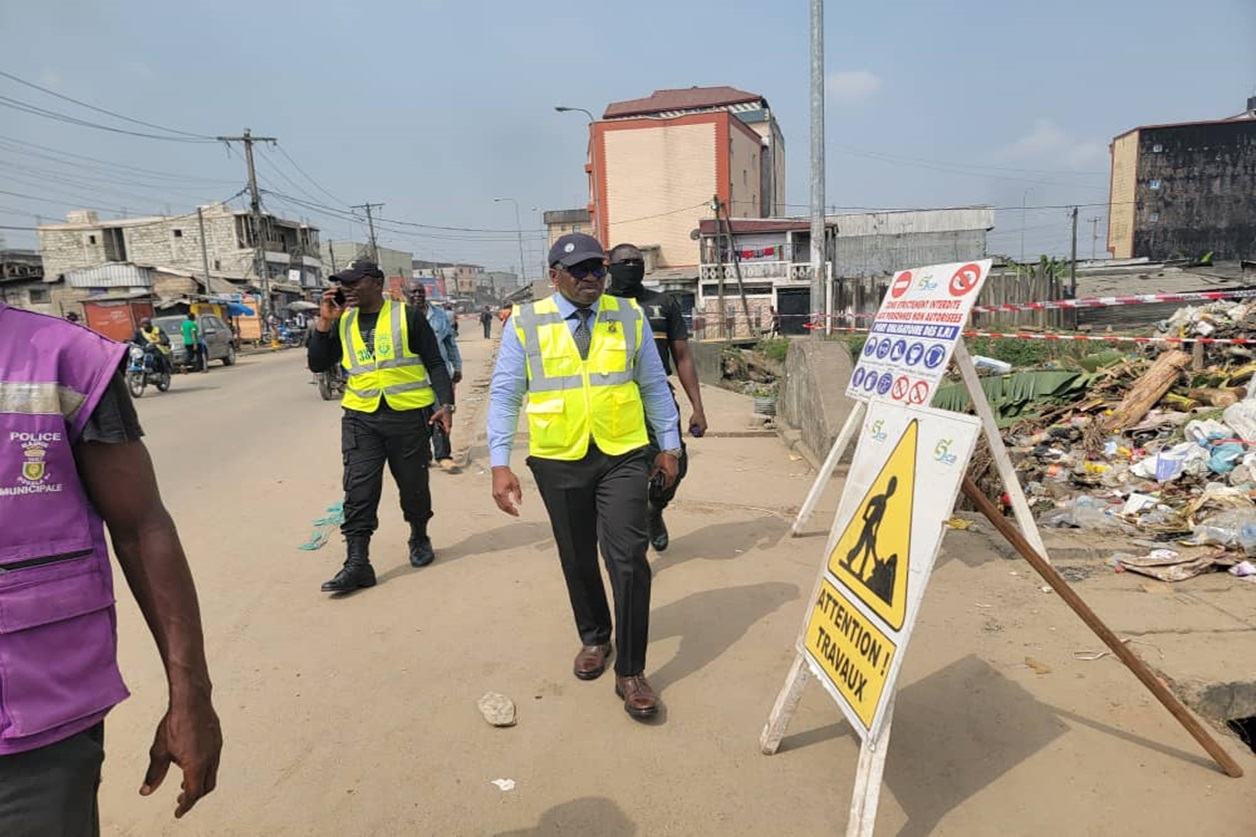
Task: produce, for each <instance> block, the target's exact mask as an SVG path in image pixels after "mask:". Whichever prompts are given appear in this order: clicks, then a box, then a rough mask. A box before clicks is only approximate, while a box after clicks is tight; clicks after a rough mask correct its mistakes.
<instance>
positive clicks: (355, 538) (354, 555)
mask: <svg viewBox="0 0 1256 837" xmlns="http://www.w3.org/2000/svg"><path fill="white" fill-rule="evenodd" d="M346 540H347V542H348V555H349V557H347V558H345V565H344V566H343V567H341V568H340V572H338V573H336V577H335V578H333V579H332V580H331V581H328V582H325V583H324V584H323V592H324V593H352V592H353V591H354V590H358V589H360V588H362V587H374V586H375V568H374V567H372V566H371V539H370V538H369V537H362V536H361V535H352V536H350V537H348V538H346Z"/></svg>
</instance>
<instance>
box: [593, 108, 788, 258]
mask: <svg viewBox="0 0 1256 837" xmlns="http://www.w3.org/2000/svg"><path fill="white" fill-rule="evenodd" d="M590 131H591V132H592V142H591V143H590V148H591V153H592V160H591V161H590V162H589V164H588V166H587V167H586V168H587V171H588V173H589V175H590V178H591V180H590V190H589V194H590V198H591V201H590V206H589V209H590V212H591V215H592V218H593V222H594V228H595V230H596V232H595V235H596V236H597V237H598V238H599V239H600V240H601V241H603V242H605V243H606V244H607V245H608V246H613V245H614V244H616V243H619V242H625V241H627V242H632V243H634V244H637V245H638V246H641V247H650V246H655V247H657V248H658V265H659V266H660V267H663V268H676V267H696V266H697V265H698V263H699V253H698V242H697V237H696V236H695V235H693V233H694V231H695V230H697V228H698V224H699V222H700V221H701V219H703V218H707V217H710V216H711V214H712V209H711V202H712V199H713V198H718V199H719V200H720V202H721V203H722V204H723V206H724V211H726V212H727V213H728V214H729V215H733V216H737V217H741V218H764V217H771V216H773V215H779V214H782V213H783V211H784V204H785V142H784V137H783V135H782V134H781V130H780V127H779V125H778V124H777V122H776V119H775V117H774V116H773V114H772V111H771V108H770V107H769V106H768V103H767V100H766V99H764V98H763V97H762V96H760V95H758V94H756V93H747V92H745V91H742V90H736V89H734V88H731V87H692V88H688V89H683V90H657V91H655V92H654V94H653V95H651V96H648V97H647V98H644V99H634V100H632V101H626V102H616V103H614V104H611V105H610V106H608V107H607V108H606V111H605V113H604V114H603V116H602V119H600V120H598V121H596V122H594V123H593V124H592V125H591V126H590Z"/></svg>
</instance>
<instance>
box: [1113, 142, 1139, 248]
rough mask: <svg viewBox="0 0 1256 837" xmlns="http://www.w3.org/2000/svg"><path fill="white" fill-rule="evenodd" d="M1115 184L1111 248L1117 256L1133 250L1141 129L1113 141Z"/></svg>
mask: <svg viewBox="0 0 1256 837" xmlns="http://www.w3.org/2000/svg"><path fill="white" fill-rule="evenodd" d="M1111 154H1112V184H1111V187H1110V188H1111V191H1112V195H1111V200H1110V203H1109V206H1108V252H1109V253H1111V254H1112V257H1113V258H1114V259H1128V258H1130V256H1131V255H1133V253H1134V187H1135V185H1136V184H1137V183H1138V131H1130V132H1129V133H1128V134H1123V135H1122V136H1119V137H1117V138H1116V139H1114V140H1113V141H1112V147H1111Z"/></svg>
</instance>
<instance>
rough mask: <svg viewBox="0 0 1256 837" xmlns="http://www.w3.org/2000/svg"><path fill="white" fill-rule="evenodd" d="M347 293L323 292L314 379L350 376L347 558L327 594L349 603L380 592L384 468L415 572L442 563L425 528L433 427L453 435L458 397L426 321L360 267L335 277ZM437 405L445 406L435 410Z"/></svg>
mask: <svg viewBox="0 0 1256 837" xmlns="http://www.w3.org/2000/svg"><path fill="white" fill-rule="evenodd" d="M331 280H332V281H333V282H335V283H338V285H339V287H336V288H331V289H329V290H327V291H324V292H323V300H322V306H321V307H320V309H319V312H318V320H317V322H315V324H314V331H313V333H312V334H311V335H310V342H309V349H308V360H309V367H310V370H311V371H312V372H314V373H315V374H317V373H319V372H324V371H326V370H328V369H330V368H331V367H333V366H334V365H336V364H337V363H339V364H341V366H343V367H344V371H345V375H346V376H347V380H346V382H345V394H344V399H343V400H342V401H341V406H342V407H344V416H343V418H342V419H341V423H340V448H341V451H342V453H343V456H344V490H345V503H344V517H345V522H344V525H342V526H341V527H340V531H341V532H342V533H343V534H344V536H345V543H346V545H347V553H348V555H347V557H346V559H345V563H344V567H343V568H341V570H340V572H338V573H336V576H335V578H333V579H332V580H331V581H328V582H327V583H325V584H324V585H323V592H325V593H350V592H353V591H354V590H358V589H360V588H362V587H373V586H374V585H375V570H374V569H373V568H372V567H371V561H370V543H371V536H372V535H373V534H375V530H376V529H377V528H378V527H379V517H378V510H379V496H380V491H381V490H382V489H383V483H384V463H385V462H387V463H388V467H389V469H390V470H391V471H392V474H393V478H394V479H395V480H396V481H397V493H398V494H399V495H400V497H401V510H402V512H403V513H404V514H405V518H406V522H407V523H409V524H410V564H411V566H414V567H425V566H427V565H428V564H430V563H432V561H434V560H435V559H436V554H435V552H433V550H432V539H431V538H430V537H428V534H427V522H428V520H430V519H431V517H432V495H431V491H430V487H429V485H428V472H427V465H428V458H429V456H430V450H431V449H430V447H429V440H428V427H429V426H432V425H437V424H439V425H440V427H441V429H442V430H443V431H444V432H445V433H446V434H448V433H449V429H450V425H451V424H452V420H453V412H454V392H453V385H452V383H451V382H450V378H449V368H448V367H447V366H446V364H445V358H444V357H443V356H442V355H441V351H440V345H439V344H438V343H437V342H436V335H435V334H434V333H433V332H432V327H431V326H430V325H429V324H428V322H427V317H426V316H425V315H424V313H423V311H422V310H421V309H419V308H415V307H414V306H408V305H406V304H405V303H402V302H393V301H392V300H389V299H386V298H385V297H384V273H383V271H381V270H380V269H379V267H378V266H377V265H376V264H375V263H374V262H372V261H369V260H366V259H359V260H358V261H355V262H354V263H353V264H352V265H351V266H350V267H349V268H348V269H346V270H342V271H341V272H340V273H337V274H336V275H334V276H332V277H331ZM438 402H439V404H440V406H439V407H437V406H436V404H437V403H438Z"/></svg>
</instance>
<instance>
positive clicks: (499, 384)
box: [488, 294, 680, 468]
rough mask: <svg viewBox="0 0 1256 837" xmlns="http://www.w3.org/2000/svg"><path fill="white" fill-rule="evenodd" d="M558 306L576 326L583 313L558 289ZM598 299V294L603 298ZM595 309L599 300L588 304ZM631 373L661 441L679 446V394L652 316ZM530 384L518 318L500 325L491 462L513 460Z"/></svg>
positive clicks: (498, 464)
mask: <svg viewBox="0 0 1256 837" xmlns="http://www.w3.org/2000/svg"><path fill="white" fill-rule="evenodd" d="M553 299H554V301H555V302H556V303H557V305H558V312H559V313H560V314H561V315H562V316H563V318H564V319H565V320H566V322H567V328H568V329H569V330H570V331H572V332H575V330H576V325H577V324H578V322H579V318H577V317H574V316H572V315H573V314H574V313H575V311H576V305H575V304H574V303H572V302H571V301H570V300H568V299H567V298H566V297H565V296H563V295H562V294H554V297H553ZM599 302H600V300H599ZM589 307H590V308H591V309H592V310H593V312H594V314H596V313H597V310H598V302H595V303H593V305H591V306H589ZM632 371H633V378H634V379H635V380H636V382H637V388H638V389H639V390H641V401H642V402H643V403H644V404H645V417H646V420H647V421H649V422H650V426H651V427H652V428H653V429H654V436H655V438H656V439H658V442H659V447H660V448H662V449H663V450H672V449H675V448H679V447H680V430H679V427H678V424H679V422H680V412H679V410H678V409H677V408H676V400H675V398H674V397H673V396H672V390H671V388H670V387H669V386H668V385H667V375H666V373H664V372H663V361H662V360H660V359H659V353H658V350H656V349H655V348H654V332H653V331H652V330H651V329H650V321H649V320H646V321H645V323H644V328H643V334H642V339H641V343H640V344H638V346H637V356H636V359H635V360H634V361H633V366H632ZM527 390H528V371H527V356H526V355H525V354H524V351H523V344H522V343H520V342H519V335H518V334H517V333H516V332H515V326H514V318H513V317H512V318H511V319H510V320H508V321H507V322H506V326H505V328H503V329H502V340H501V345H500V346H499V347H498V349H497V366H496V367H495V368H494V369H493V383H492V385H491V386H490V388H489V393H488V450H489V463H490V466H491V467H493V468H501V467H509V466H510V451H511V448H512V447H513V446H514V441H515V432H516V429H517V428H518V426H519V411H520V410H521V409H522V407H523V398H524V396H525V395H526V394H527Z"/></svg>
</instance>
